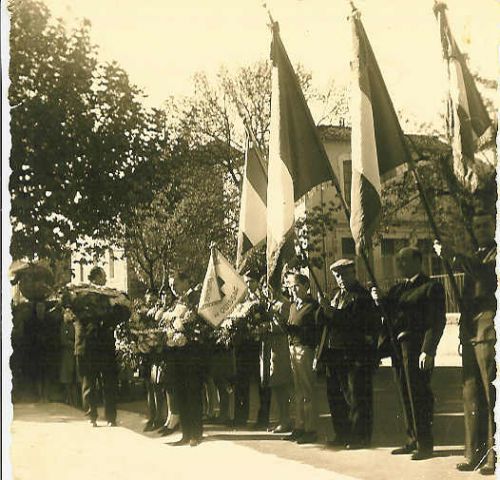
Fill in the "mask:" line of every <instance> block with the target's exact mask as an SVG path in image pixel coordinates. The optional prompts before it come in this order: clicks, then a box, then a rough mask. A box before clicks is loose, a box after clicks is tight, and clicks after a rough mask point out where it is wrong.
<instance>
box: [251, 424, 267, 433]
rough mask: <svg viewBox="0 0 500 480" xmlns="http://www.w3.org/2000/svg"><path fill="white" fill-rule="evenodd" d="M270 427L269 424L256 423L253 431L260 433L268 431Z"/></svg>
mask: <svg viewBox="0 0 500 480" xmlns="http://www.w3.org/2000/svg"><path fill="white" fill-rule="evenodd" d="M268 426H269V424H267V423H256V424H255V425H254V426H253V428H252V430H254V431H256V432H260V431H264V432H265V431H266V430H267V427H268Z"/></svg>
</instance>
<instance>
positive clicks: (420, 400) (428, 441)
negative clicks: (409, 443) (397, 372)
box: [403, 347, 434, 451]
mask: <svg viewBox="0 0 500 480" xmlns="http://www.w3.org/2000/svg"><path fill="white" fill-rule="evenodd" d="M419 353H420V352H418V351H416V350H414V349H410V348H404V347H403V378H404V383H405V385H406V394H407V396H406V399H407V402H406V410H407V412H406V413H407V417H408V418H409V419H410V420H411V421H412V424H413V423H414V425H411V426H409V428H408V430H409V431H412V432H413V435H414V438H415V439H416V441H417V444H418V448H419V449H421V450H426V451H428V450H431V451H432V449H433V447H434V440H433V437H432V419H433V414H434V395H433V393H432V389H431V376H432V370H421V369H420V368H419V365H418V361H419V360H418V359H419ZM410 395H411V396H410Z"/></svg>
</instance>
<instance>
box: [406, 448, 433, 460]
mask: <svg viewBox="0 0 500 480" xmlns="http://www.w3.org/2000/svg"><path fill="white" fill-rule="evenodd" d="M431 457H432V450H417V451H416V452H415V453H414V454H413V455H412V456H411V459H412V460H427V459H428V458H431Z"/></svg>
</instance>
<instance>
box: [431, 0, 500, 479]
mask: <svg viewBox="0 0 500 480" xmlns="http://www.w3.org/2000/svg"><path fill="white" fill-rule="evenodd" d="M446 8H447V7H446V4H445V3H443V2H438V1H436V2H435V5H434V14H435V15H436V19H437V20H438V23H439V30H440V38H441V45H442V49H443V58H444V60H445V63H446V68H447V74H448V81H449V96H448V102H447V103H448V118H447V126H448V136H449V138H450V144H451V147H452V151H453V173H452V176H453V179H454V180H455V181H456V183H457V184H458V185H460V188H461V189H462V191H464V192H465V193H467V194H469V195H470V194H471V195H472V196H473V197H476V199H477V197H479V196H480V195H481V194H482V192H481V190H483V191H484V190H485V189H486V188H488V185H487V184H488V182H489V183H491V184H494V183H495V171H494V169H493V168H492V165H488V164H487V163H485V162H483V161H481V160H479V159H477V158H476V153H477V150H479V148H478V145H479V144H480V143H484V139H485V138H487V137H488V133H492V130H493V128H492V122H491V119H490V118H489V115H488V112H487V110H486V107H485V106H484V103H483V100H482V98H481V95H480V93H479V91H478V89H477V87H476V85H475V82H474V78H473V77H472V75H471V73H470V71H469V69H468V67H467V63H466V60H465V56H464V55H463V54H462V53H461V52H460V49H459V47H458V45H457V42H456V41H455V38H454V36H453V34H452V32H451V29H450V25H449V23H448V18H447V15H446ZM490 137H493V135H490ZM455 192H456V190H455ZM479 203H483V204H485V203H486V202H484V200H483V202H477V206H479ZM471 237H472V240H473V243H475V248H476V251H475V252H474V254H473V255H472V256H464V255H459V254H453V253H451V252H450V251H449V250H448V249H447V248H446V247H444V246H443V245H442V244H441V242H440V241H439V239H437V240H436V242H435V245H434V249H435V251H436V253H437V254H438V255H439V256H440V257H442V258H450V259H452V260H453V262H454V264H456V265H461V267H462V269H463V270H464V272H465V279H464V294H463V297H464V299H463V301H462V305H463V306H465V307H466V309H462V310H461V314H462V315H461V318H460V344H461V346H462V364H463V397H464V421H465V458H466V461H465V462H462V463H459V464H458V465H457V469H458V470H459V471H465V472H467V471H474V470H477V469H480V472H481V474H483V475H493V474H494V472H495V462H496V455H495V450H494V432H495V422H494V406H495V398H496V395H495V387H494V386H493V381H494V379H495V377H496V364H495V343H496V335H495V325H494V317H495V313H496V307H497V305H496V303H497V302H496V299H495V291H496V289H497V278H496V273H495V263H496V250H497V246H496V243H495V222H494V215H492V212H490V211H487V210H485V209H484V207H483V208H482V209H481V208H476V210H475V213H474V216H473V218H472V232H471Z"/></svg>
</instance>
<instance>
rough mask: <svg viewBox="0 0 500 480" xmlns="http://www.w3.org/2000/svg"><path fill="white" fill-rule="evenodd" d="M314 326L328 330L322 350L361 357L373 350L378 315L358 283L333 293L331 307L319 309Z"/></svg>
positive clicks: (378, 322)
mask: <svg viewBox="0 0 500 480" xmlns="http://www.w3.org/2000/svg"><path fill="white" fill-rule="evenodd" d="M318 324H319V325H321V326H325V325H326V327H327V329H328V334H327V339H326V345H325V347H326V348H329V349H331V350H337V349H342V350H349V351H350V352H351V353H353V354H354V355H356V354H361V355H363V356H366V355H367V354H371V353H374V351H375V348H376V342H377V338H378V335H379V331H380V324H381V322H380V315H379V314H378V312H377V309H376V306H375V304H374V302H373V299H372V298H371V296H370V293H369V292H368V290H366V288H364V287H363V286H361V284H359V283H356V284H355V285H354V286H353V287H352V288H351V289H350V290H348V291H342V290H341V291H339V292H337V293H336V295H335V296H334V297H333V300H332V302H331V306H330V307H326V308H325V307H322V308H321V314H320V316H319V318H318Z"/></svg>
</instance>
